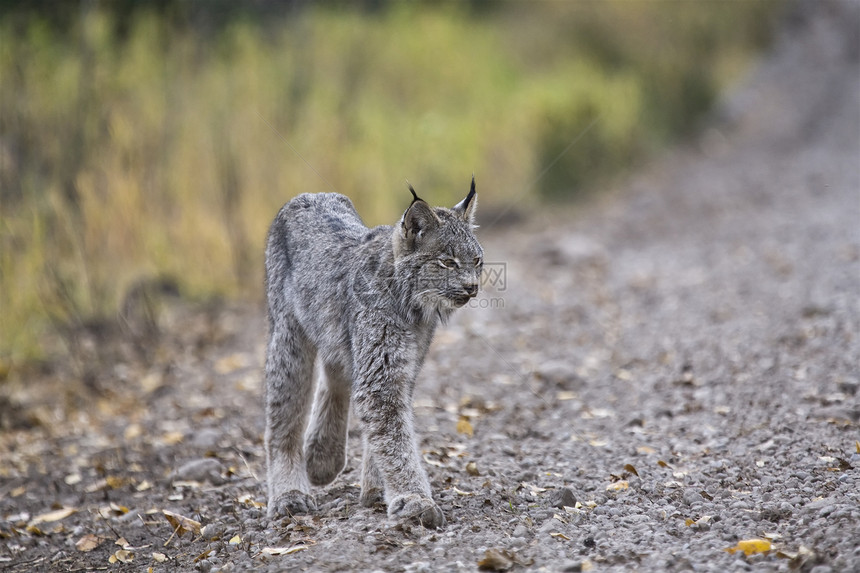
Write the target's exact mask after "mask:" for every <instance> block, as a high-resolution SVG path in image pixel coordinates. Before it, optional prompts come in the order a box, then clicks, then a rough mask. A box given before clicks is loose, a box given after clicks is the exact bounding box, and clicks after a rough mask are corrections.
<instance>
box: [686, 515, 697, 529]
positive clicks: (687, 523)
mask: <svg viewBox="0 0 860 573" xmlns="http://www.w3.org/2000/svg"><path fill="white" fill-rule="evenodd" d="M694 523H696V520H695V519H693V518H691V517H688V518H687V519H685V520H684V525H686V526H687V527H690V526H691V525H693V524H694Z"/></svg>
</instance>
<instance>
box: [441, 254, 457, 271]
mask: <svg viewBox="0 0 860 573" xmlns="http://www.w3.org/2000/svg"><path fill="white" fill-rule="evenodd" d="M436 262H437V263H439V266H440V267H442V268H443V269H449V270H450V269H456V268H459V266H460V263H459V261H457V259H452V258H450V257H445V258H441V259H436Z"/></svg>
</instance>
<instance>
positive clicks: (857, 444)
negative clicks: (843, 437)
mask: <svg viewBox="0 0 860 573" xmlns="http://www.w3.org/2000/svg"><path fill="white" fill-rule="evenodd" d="M854 448H855V449H856V450H857V453H858V454H860V441H855V442H854Z"/></svg>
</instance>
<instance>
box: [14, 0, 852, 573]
mask: <svg viewBox="0 0 860 573" xmlns="http://www.w3.org/2000/svg"><path fill="white" fill-rule="evenodd" d="M810 4H811V3H810ZM853 8H857V5H856V4H836V5H829V4H828V5H825V7H824V8H823V9H818V10H810V13H809V14H806V19H805V21H804V22H801V23H798V24H796V25H795V26H796V27H794V28H791V29H790V30H788V31H787V32H786V37H785V38H784V39H783V41H782V42H781V43H780V44H779V45H778V48H777V50H776V52H775V54H774V55H773V56H772V57H771V58H770V59H768V60H767V61H766V62H764V63H763V65H762V66H761V68H760V69H759V70H758V72H757V73H756V74H755V75H754V76H753V77H752V78H751V79H750V80H749V82H748V83H747V84H746V85H744V86H742V87H741V88H740V89H739V90H738V92H737V93H736V94H735V95H734V96H733V97H732V98H729V101H728V102H727V103H726V105H725V106H724V108H723V110H722V117H723V120H722V121H721V122H719V123H717V124H716V125H717V127H714V128H711V129H710V130H708V131H707V132H706V133H705V134H704V135H703V136H702V137H701V139H700V140H699V141H698V142H697V143H696V144H695V145H693V146H691V148H689V149H684V150H680V151H677V152H675V153H673V154H671V155H670V156H668V157H666V158H664V159H662V160H661V161H659V162H658V163H657V164H654V165H652V166H651V167H650V168H648V170H647V171H646V172H645V173H642V174H640V175H639V176H637V177H636V178H634V179H633V180H632V181H631V182H629V183H628V184H626V186H625V188H624V189H620V190H618V191H617V192H616V193H615V194H613V195H612V196H611V197H609V198H608V199H606V200H605V201H604V202H603V203H601V204H598V205H593V206H591V207H589V208H586V209H584V210H580V211H577V212H576V213H555V214H542V215H538V216H537V217H536V218H535V219H534V220H531V221H529V222H527V223H525V224H523V225H519V226H515V227H505V228H501V227H496V228H492V227H490V228H487V227H488V226H487V225H485V228H484V229H483V230H484V231H485V233H484V234H483V236H482V240H483V242H484V244H485V249H486V258H487V260H488V261H490V260H491V259H492V260H493V261H497V262H499V263H504V270H505V275H504V282H502V281H500V280H497V281H495V282H494V284H492V285H489V286H488V288H487V289H486V290H485V292H484V294H483V298H482V299H481V301H482V302H480V304H479V305H478V307H477V308H473V309H467V310H464V311H461V312H460V313H459V314H458V315H456V317H455V319H454V321H453V324H451V325H450V326H449V327H447V328H445V329H443V330H441V331H440V332H439V334H438V336H437V340H436V341H435V343H434V346H433V348H432V350H431V356H430V357H429V359H428V363H427V366H426V367H425V369H424V371H423V373H422V374H421V379H420V380H419V386H418V396H417V400H416V410H417V425H418V427H419V428H420V433H421V435H422V436H423V438H422V442H421V447H422V449H423V450H424V452H425V459H426V460H427V463H428V469H429V473H430V475H431V479H432V481H433V487H434V490H435V492H436V496H437V500H438V501H439V502H440V504H441V506H442V508H443V511H444V512H445V514H446V516H447V518H448V521H449V524H448V526H447V527H446V528H444V529H442V530H440V531H427V530H423V529H421V528H419V527H411V526H403V525H398V524H391V523H387V522H386V519H385V513H384V508H383V507H381V506H380V507H378V508H375V509H364V508H361V507H360V506H359V505H358V500H357V498H358V487H357V485H356V482H357V481H358V479H359V476H358V472H359V470H358V460H359V452H358V449H359V447H358V443H359V440H357V439H356V438H357V437H358V435H359V434H358V431H357V430H356V429H353V430H351V433H350V462H349V466H348V468H347V470H346V471H345V472H344V473H343V474H342V475H341V476H340V477H339V478H338V479H337V481H336V482H335V483H334V484H333V485H332V486H330V487H328V488H325V489H321V490H319V491H318V492H317V495H318V503H319V505H320V509H319V511H318V512H317V513H316V514H315V515H313V516H308V517H302V518H296V519H293V520H289V519H287V520H283V521H280V522H276V523H272V524H269V523H268V522H267V520H266V519H265V517H264V515H265V507H264V503H265V498H264V497H263V491H264V488H263V483H262V482H261V480H260V478H261V477H262V476H264V473H265V472H264V464H263V451H262V443H261V435H262V426H263V423H262V412H261V401H260V385H259V379H260V364H261V362H262V345H263V342H264V340H263V339H264V332H265V324H264V321H263V318H262V316H261V314H260V313H258V312H256V311H254V310H249V309H246V308H232V309H226V310H219V311H217V312H210V313H204V312H190V311H183V310H181V309H180V310H177V311H175V312H173V313H170V314H168V315H167V316H166V317H165V319H164V325H163V327H164V330H165V331H166V332H167V335H166V336H165V337H164V338H163V340H162V341H161V342H160V343H159V345H158V347H157V349H156V350H155V351H154V352H152V354H151V355H150V356H149V357H148V359H147V360H146V361H140V360H137V361H133V360H129V361H119V362H117V363H116V364H115V365H113V366H111V370H110V371H109V372H108V373H106V374H104V375H102V376H97V377H95V379H93V380H91V381H90V384H89V386H82V385H79V384H67V383H66V382H65V380H67V378H65V375H64V373H63V372H58V373H54V374H50V373H48V374H43V375H41V376H40V378H41V379H40V380H39V383H40V384H41V385H40V386H35V385H28V384H24V383H16V384H8V385H7V387H6V390H4V392H5V394H4V396H3V399H4V400H6V405H5V406H3V407H5V408H7V411H6V412H5V413H3V415H2V416H0V420H2V421H3V423H4V424H5V425H6V426H7V427H11V428H12V429H7V430H6V431H4V432H3V433H2V434H0V460H2V461H0V571H30V570H57V571H70V570H71V571H78V570H80V571H84V570H87V571H89V570H102V569H110V570H129V571H146V570H148V569H149V568H150V567H152V569H153V570H155V571H168V570H195V569H196V570H203V571H209V570H224V571H227V570H248V569H252V568H253V569H255V570H271V571H281V570H309V571H315V570H327V571H328V570H331V571H333V570H356V571H359V570H361V571H364V570H368V571H370V570H383V571H399V570H408V571H415V572H418V571H458V570H459V571H474V570H476V568H477V566H478V563H479V562H480V561H482V560H484V561H483V563H484V564H485V565H487V566H490V565H492V566H494V567H495V568H496V569H497V570H505V569H506V568H509V567H511V568H516V569H517V570H524V569H528V570H547V571H579V570H592V571H629V570H642V571H683V570H690V569H694V570H707V571H728V570H732V571H741V570H751V569H755V570H761V571H779V570H790V569H799V570H802V571H815V572H816V573H825V572H826V571H860V469H858V468H860V443H858V440H860V431H858V422H860V404H858V402H860V396H858V393H857V392H858V385H859V384H860V224H858V221H860V172H859V171H858V164H857V159H856V158H857V157H858V155H860V105H858V103H860V100H858V96H859V95H860V73H858V71H860V69H858V53H860V44H858V38H857V29H858V26H857V25H858V13H857V12H858V11H857V10H853ZM573 151H574V152H575V150H573ZM500 268H501V267H497V269H500ZM482 306H483V307H482ZM84 346H85V347H86V346H87V345H86V344H84ZM143 363H145V364H149V365H150V366H148V367H146V368H142V367H141V366H140V364H143ZM33 384H35V382H33ZM33 388H39V389H40V390H41V392H34V391H33V390H32V389H33ZM9 408H14V409H9ZM466 422H468V423H466ZM470 431H471V435H470ZM165 510H166V511H167V512H173V514H176V515H178V516H180V517H175V516H174V515H173V514H170V513H169V514H165V513H164V512H165ZM185 518H187V519H188V520H187V521H186V520H184V519H185ZM186 529H188V530H190V531H191V533H185V530H186ZM183 533H185V534H184V535H180V534H183ZM753 538H761V539H766V540H768V541H769V542H770V543H771V550H770V551H769V552H766V553H756V554H752V555H745V554H744V553H743V552H735V553H730V552H728V551H725V549H727V548H731V547H733V546H735V545H736V544H737V543H738V541H741V540H746V539H753ZM267 548H268V549H267ZM273 548H274V549H273ZM488 550H489V552H490V553H489V555H488V553H487V551H488ZM112 560H113V561H114V562H113V563H112V562H111V561H112Z"/></svg>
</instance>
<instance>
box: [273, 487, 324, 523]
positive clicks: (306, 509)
mask: <svg viewBox="0 0 860 573" xmlns="http://www.w3.org/2000/svg"><path fill="white" fill-rule="evenodd" d="M316 509H317V504H316V503H314V498H313V497H311V496H310V495H309V494H307V493H304V492H301V491H299V490H297V489H293V490H290V491H288V492H286V493H282V494H281V495H279V496H278V497H277V499H275V501H271V500H270V501H269V509H268V515H269V517H270V518H274V517H292V516H294V515H299V514H302V513H311V512H313V511H316Z"/></svg>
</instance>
